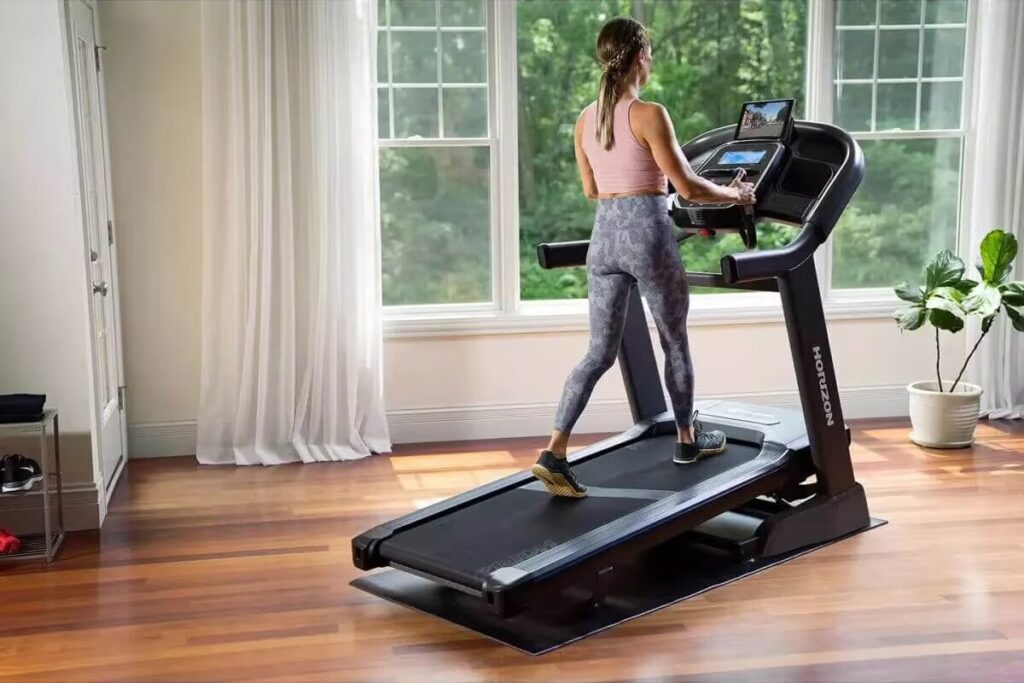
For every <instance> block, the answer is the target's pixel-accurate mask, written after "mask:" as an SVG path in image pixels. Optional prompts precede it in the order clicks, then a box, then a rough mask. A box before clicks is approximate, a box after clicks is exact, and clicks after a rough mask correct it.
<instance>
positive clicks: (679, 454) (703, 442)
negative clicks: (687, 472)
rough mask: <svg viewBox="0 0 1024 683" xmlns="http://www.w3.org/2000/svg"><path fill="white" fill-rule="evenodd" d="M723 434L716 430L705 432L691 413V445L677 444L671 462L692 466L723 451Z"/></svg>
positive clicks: (695, 414)
mask: <svg viewBox="0 0 1024 683" xmlns="http://www.w3.org/2000/svg"><path fill="white" fill-rule="evenodd" d="M725 441H726V439H725V434H724V433H723V432H720V431H718V430H717V429H715V430H712V431H710V432H705V431H704V429H703V427H701V424H700V423H699V422H697V413H696V412H694V413H693V443H677V444H676V455H675V457H674V458H672V462H674V463H675V464H677V465H692V464H693V463H695V462H698V461H699V460H703V459H704V458H706V457H708V456H711V455H718V454H719V453H722V452H724V451H725Z"/></svg>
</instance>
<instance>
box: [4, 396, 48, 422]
mask: <svg viewBox="0 0 1024 683" xmlns="http://www.w3.org/2000/svg"><path fill="white" fill-rule="evenodd" d="M45 404H46V394H0V423H12V422H38V421H39V420H41V419H43V406H44V405H45Z"/></svg>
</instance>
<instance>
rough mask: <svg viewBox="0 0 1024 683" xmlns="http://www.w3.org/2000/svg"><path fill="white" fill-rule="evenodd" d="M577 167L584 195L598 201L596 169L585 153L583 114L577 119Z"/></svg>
mask: <svg viewBox="0 0 1024 683" xmlns="http://www.w3.org/2000/svg"><path fill="white" fill-rule="evenodd" d="M576 165H577V166H579V169H580V180H581V181H583V194H585V195H586V196H587V199H597V181H596V180H594V169H593V168H591V167H590V161H589V160H588V159H587V155H586V154H585V153H584V151H583V114H580V117H579V118H578V119H576Z"/></svg>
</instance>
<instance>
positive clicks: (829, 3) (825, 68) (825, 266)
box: [807, 0, 977, 317]
mask: <svg viewBox="0 0 1024 683" xmlns="http://www.w3.org/2000/svg"><path fill="white" fill-rule="evenodd" d="M810 1H811V12H810V17H811V19H810V21H811V22H812V23H811V25H809V26H808V34H809V36H812V39H811V45H810V48H809V51H808V64H817V65H819V66H818V68H817V69H816V70H815V71H816V73H812V74H811V75H810V76H809V78H808V97H807V100H808V114H807V116H808V118H810V119H814V120H818V121H827V122H832V121H833V120H834V118H833V106H832V105H833V102H834V99H833V92H834V88H835V85H836V84H837V82H838V81H839V80H842V82H844V83H849V82H865V83H887V82H893V81H896V82H899V81H905V82H908V83H911V82H912V83H925V82H941V81H950V80H954V81H961V83H962V86H963V88H962V91H961V96H960V128H959V129H934V130H912V131H866V132H859V133H851V136H852V137H853V138H854V139H855V140H858V141H862V140H863V141H867V140H915V139H918V140H920V139H924V140H934V139H938V138H959V139H960V193H959V196H958V201H957V214H958V215H957V227H956V235H955V236H954V244H955V245H956V250H957V253H958V254H960V255H961V256H962V255H963V253H964V228H963V219H964V215H965V207H966V203H967V201H966V197H965V192H966V188H967V187H969V185H970V182H969V181H970V178H969V175H968V174H969V173H970V172H971V171H972V169H973V163H972V160H971V159H968V155H969V153H970V148H971V145H969V144H968V142H969V138H970V135H971V131H972V130H973V128H972V125H971V120H970V117H971V106H970V102H971V101H972V100H971V93H972V80H973V78H972V77H973V73H974V40H975V34H974V33H975V26H976V24H977V22H976V21H975V17H976V13H977V2H976V1H975V0H967V17H966V19H965V21H964V22H963V23H962V24H924V23H921V24H919V25H906V26H903V25H891V26H893V27H901V28H903V30H910V28H909V27H910V26H913V27H914V28H916V29H917V30H918V31H919V36H920V38H919V43H918V76H917V78H913V79H890V78H881V79H878V78H875V79H837V78H836V77H835V35H836V24H835V16H836V4H837V0H810ZM875 3H876V4H875V12H876V15H875V16H876V19H877V18H878V17H880V16H881V14H880V13H881V0H875ZM889 26H890V25H889V24H878V23H876V24H875V25H873V26H870V27H864V28H863V29H853V30H873V31H874V32H875V33H876V34H877V33H878V32H879V31H881V30H882V29H884V28H887V27H889ZM953 26H957V27H963V28H964V65H963V75H962V76H961V77H959V78H941V77H940V78H922V76H921V68H922V66H921V64H922V58H921V55H922V54H923V50H924V40H923V38H924V30H925V29H926V28H932V27H953ZM878 42H879V41H878V40H877V37H876V40H875V59H874V72H875V74H876V76H877V73H878ZM812 93H813V94H812ZM876 93H877V89H875V88H873V89H872V113H871V118H872V123H874V121H875V115H876V106H875V101H874V100H875V99H876ZM920 115H921V97H920V89H919V90H918V97H917V106H916V114H915V118H916V120H917V121H918V123H919V122H920ZM833 245H834V242H833V241H831V240H830V241H829V243H828V244H827V245H826V246H827V248H826V249H819V250H818V252H817V253H816V254H815V261H816V263H817V265H818V273H819V277H818V279H819V285H820V287H821V293H822V299H823V300H824V301H825V303H826V310H827V311H828V310H830V309H846V310H858V309H859V310H862V311H864V312H865V313H866V314H869V313H874V316H875V317H888V314H889V313H890V312H891V311H892V309H893V307H894V306H897V305H898V304H899V299H898V298H897V297H896V295H895V293H894V292H893V290H892V287H859V288H858V287H834V286H833V285H832V269H833ZM883 314H884V315H883Z"/></svg>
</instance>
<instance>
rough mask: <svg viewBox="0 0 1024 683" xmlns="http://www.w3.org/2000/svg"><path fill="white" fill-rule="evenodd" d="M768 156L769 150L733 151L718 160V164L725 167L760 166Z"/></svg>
mask: <svg viewBox="0 0 1024 683" xmlns="http://www.w3.org/2000/svg"><path fill="white" fill-rule="evenodd" d="M766 154H768V151H767V150H763V149H762V150H754V151H750V152H747V151H743V150H732V151H729V152H726V153H725V154H723V155H722V158H721V159H719V160H718V163H720V164H722V165H723V166H735V165H737V164H750V165H753V164H758V163H760V162H761V160H762V159H764V156H765V155H766Z"/></svg>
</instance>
